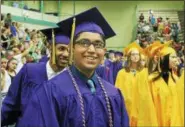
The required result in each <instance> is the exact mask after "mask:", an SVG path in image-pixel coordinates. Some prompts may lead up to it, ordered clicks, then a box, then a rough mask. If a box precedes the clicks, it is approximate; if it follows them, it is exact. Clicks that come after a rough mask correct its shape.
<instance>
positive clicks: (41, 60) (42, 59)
mask: <svg viewBox="0 0 185 127" xmlns="http://www.w3.org/2000/svg"><path fill="white" fill-rule="evenodd" d="M48 60H49V57H48V56H47V55H44V56H43V57H42V58H41V59H40V60H39V62H47V61H48Z"/></svg>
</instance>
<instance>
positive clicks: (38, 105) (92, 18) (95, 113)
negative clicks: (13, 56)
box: [19, 8, 129, 127]
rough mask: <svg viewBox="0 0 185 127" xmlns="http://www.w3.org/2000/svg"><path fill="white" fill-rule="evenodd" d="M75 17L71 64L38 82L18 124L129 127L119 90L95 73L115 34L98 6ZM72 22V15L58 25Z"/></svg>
mask: <svg viewBox="0 0 185 127" xmlns="http://www.w3.org/2000/svg"><path fill="white" fill-rule="evenodd" d="M75 18H76V29H75V30H74V24H73V29H72V31H73V30H74V40H73V37H72V40H73V41H71V42H72V43H71V44H72V45H71V48H72V49H71V50H72V53H73V55H72V56H73V63H72V65H71V66H69V67H67V68H65V70H64V71H63V73H60V74H59V75H57V76H56V77H54V78H53V79H51V80H50V81H48V82H47V83H45V84H43V85H40V88H39V89H37V91H36V92H35V94H34V95H33V96H32V99H31V101H30V102H29V104H28V106H27V109H26V112H25V114H24V119H23V120H22V121H21V122H20V125H19V126H24V127H33V126H38V127H59V126H60V127H128V126H129V119H128V115H127V111H126V109H125V104H124V99H123V96H122V95H121V92H120V91H119V89H116V88H115V87H114V86H113V85H112V84H110V83H108V82H107V81H105V80H103V79H101V78H100V77H99V76H98V75H97V74H96V72H95V69H96V67H97V66H98V65H99V64H100V62H101V60H102V59H103V57H104V54H105V50H106V49H105V44H106V43H105V40H106V39H108V38H110V37H112V36H114V35H115V33H114V31H113V30H112V28H111V27H110V26H109V24H108V23H107V21H106V20H105V19H104V17H103V16H102V15H101V13H100V12H99V11H98V9H97V8H92V9H90V10H88V11H85V12H83V13H80V14H78V15H76V16H75ZM74 21H75V20H74ZM72 22H73V17H72V18H69V19H66V20H64V21H62V22H61V24H62V25H63V26H66V27H68V28H70V26H71V25H72ZM64 29H65V30H66V28H64ZM69 31H70V30H69ZM69 34H70V32H69ZM72 35H73V33H72ZM33 112H34V113H33Z"/></svg>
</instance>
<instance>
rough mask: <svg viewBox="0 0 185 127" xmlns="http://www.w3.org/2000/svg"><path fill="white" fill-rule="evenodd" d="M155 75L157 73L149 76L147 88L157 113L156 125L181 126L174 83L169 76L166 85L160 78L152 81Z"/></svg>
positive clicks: (156, 73)
mask: <svg viewBox="0 0 185 127" xmlns="http://www.w3.org/2000/svg"><path fill="white" fill-rule="evenodd" d="M157 75H158V72H154V73H152V74H150V75H149V86H150V88H151V93H152V97H153V101H154V106H155V109H156V113H157V120H158V124H159V126H160V127H161V126H171V127H173V126H182V125H181V122H180V111H179V102H178V96H177V89H176V88H177V87H176V83H175V82H174V81H173V79H172V76H171V74H170V75H169V79H168V84H166V82H165V81H164V79H163V78H162V77H160V78H159V79H157V80H156V81H153V79H154V78H155V77H156V76H157ZM173 76H175V75H173ZM175 79H177V77H175Z"/></svg>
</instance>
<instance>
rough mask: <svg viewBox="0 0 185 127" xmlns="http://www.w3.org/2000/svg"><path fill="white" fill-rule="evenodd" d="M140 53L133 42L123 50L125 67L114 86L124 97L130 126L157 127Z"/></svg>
mask: <svg viewBox="0 0 185 127" xmlns="http://www.w3.org/2000/svg"><path fill="white" fill-rule="evenodd" d="M141 51H142V49H141V47H140V46H139V45H138V44H137V43H135V42H133V43H131V44H130V45H128V47H126V48H125V50H124V54H126V55H127V65H126V67H125V68H124V69H121V70H120V71H119V72H118V75H117V78H116V83H115V84H116V87H117V88H119V89H120V90H121V92H122V94H123V95H124V97H125V105H126V109H127V112H128V115H129V121H130V126H138V127H139V126H157V117H156V115H155V109H154V105H153V101H152V97H151V93H150V89H149V86H148V84H147V79H148V77H147V76H148V75H147V71H146V69H143V68H142V66H141V61H140V53H141ZM143 79H145V80H143Z"/></svg>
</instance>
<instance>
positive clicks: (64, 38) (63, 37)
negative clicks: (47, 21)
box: [41, 27, 70, 45]
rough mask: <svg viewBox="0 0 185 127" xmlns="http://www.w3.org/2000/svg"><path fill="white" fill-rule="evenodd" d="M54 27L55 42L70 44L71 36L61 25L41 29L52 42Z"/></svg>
mask: <svg viewBox="0 0 185 127" xmlns="http://www.w3.org/2000/svg"><path fill="white" fill-rule="evenodd" d="M52 29H53V30H54V36H55V44H66V45H68V44H69V43H70V38H69V37H70V36H69V35H67V33H66V32H65V31H64V30H63V29H62V28H60V27H57V28H49V29H44V30H41V32H42V33H43V34H44V35H45V36H46V37H47V39H48V42H49V43H50V44H51V43H52Z"/></svg>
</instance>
